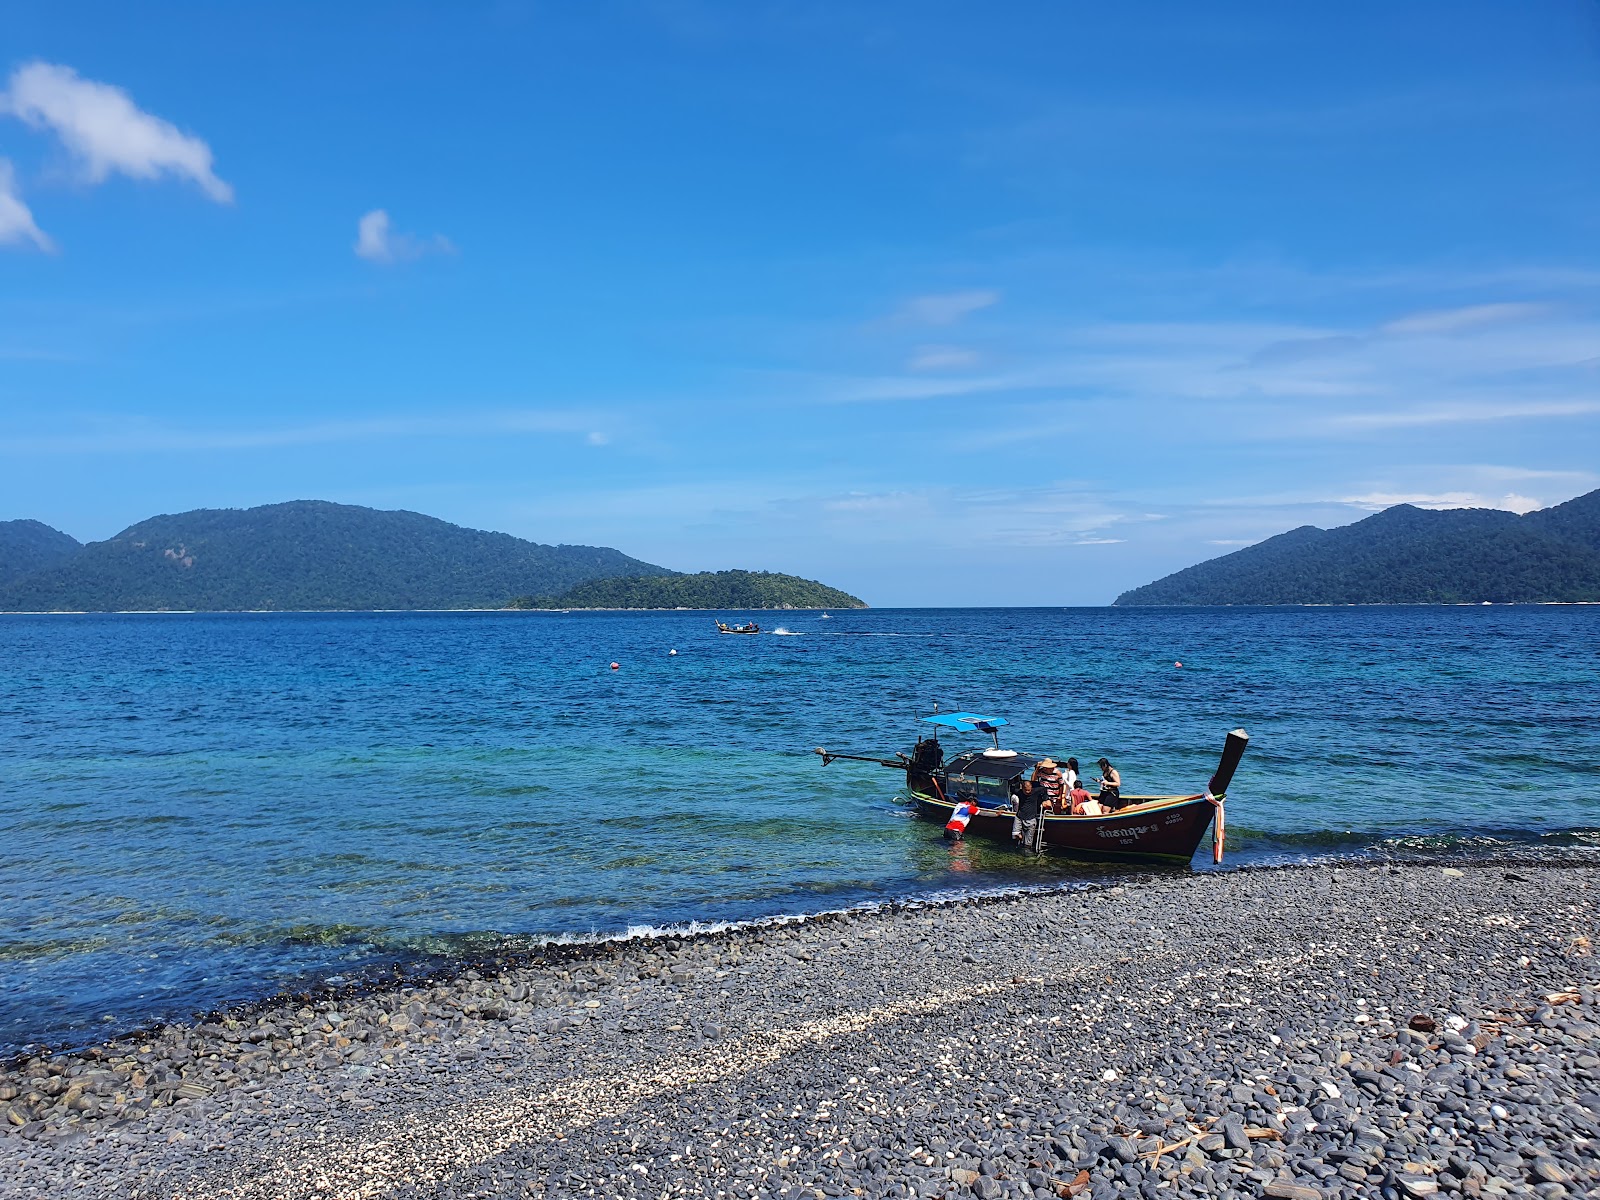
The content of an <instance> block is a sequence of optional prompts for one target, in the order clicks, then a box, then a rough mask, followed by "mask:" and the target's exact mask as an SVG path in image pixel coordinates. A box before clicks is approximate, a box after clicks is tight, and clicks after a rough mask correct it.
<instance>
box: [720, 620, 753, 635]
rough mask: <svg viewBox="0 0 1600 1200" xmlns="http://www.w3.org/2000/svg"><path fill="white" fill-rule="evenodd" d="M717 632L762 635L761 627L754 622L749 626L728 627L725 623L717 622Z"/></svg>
mask: <svg viewBox="0 0 1600 1200" xmlns="http://www.w3.org/2000/svg"><path fill="white" fill-rule="evenodd" d="M717 632H718V633H760V632H761V626H759V625H757V624H756V623H755V622H754V621H751V622H750V623H749V624H747V625H728V624H726V623H725V622H722V621H718V622H717Z"/></svg>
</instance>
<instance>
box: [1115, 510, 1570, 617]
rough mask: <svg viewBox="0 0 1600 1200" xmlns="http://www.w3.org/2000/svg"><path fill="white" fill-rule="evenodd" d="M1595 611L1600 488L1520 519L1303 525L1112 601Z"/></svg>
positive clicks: (1487, 514)
mask: <svg viewBox="0 0 1600 1200" xmlns="http://www.w3.org/2000/svg"><path fill="white" fill-rule="evenodd" d="M1485 601H1488V602H1490V603H1494V604H1538V603H1580V602H1600V490H1596V491H1593V492H1589V493H1588V494H1587V495H1583V496H1579V497H1577V498H1576V499H1574V500H1568V501H1567V502H1566V503H1565V504H1557V505H1555V506H1554V507H1552V508H1545V509H1540V510H1539V511H1537V512H1531V513H1528V514H1526V515H1524V516H1517V515H1516V514H1515V513H1509V512H1502V511H1500V510H1499V509H1489V508H1454V509H1440V510H1428V509H1420V508H1416V507H1415V506H1413V505H1410V504H1397V505H1395V506H1394V507H1392V508H1386V509H1384V510H1383V511H1382V512H1380V513H1374V514H1373V515H1372V516H1370V517H1367V518H1365V519H1364V520H1360V521H1356V522H1355V523H1354V524H1351V525H1342V526H1339V527H1337V528H1334V529H1318V528H1316V527H1315V526H1311V525H1303V526H1301V527H1300V528H1299V529H1292V530H1290V531H1289V532H1288V533H1281V534H1279V535H1278V536H1276V537H1271V538H1268V539H1267V540H1266V541H1264V542H1260V543H1258V544H1256V545H1254V546H1249V547H1247V548H1245V549H1243V550H1237V551H1235V552H1234V553H1232V554H1224V555H1223V556H1222V557H1220V558H1213V559H1211V560H1210V561H1208V562H1203V563H1200V564H1198V565H1196V566H1193V567H1186V568H1185V569H1184V570H1182V571H1178V572H1176V573H1174V574H1172V575H1168V576H1167V577H1166V578H1164V579H1158V580H1156V581H1155V582H1154V583H1147V584H1145V585H1144V586H1143V587H1138V588H1134V589H1133V590H1132V591H1129V592H1124V593H1123V594H1122V595H1120V596H1118V597H1117V599H1116V603H1117V604H1118V605H1121V606H1124V607H1132V606H1136V605H1161V604H1480V603H1483V602H1485Z"/></svg>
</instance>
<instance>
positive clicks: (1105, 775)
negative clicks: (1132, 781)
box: [1097, 758, 1122, 812]
mask: <svg viewBox="0 0 1600 1200" xmlns="http://www.w3.org/2000/svg"><path fill="white" fill-rule="evenodd" d="M1099 766H1100V795H1099V796H1098V797H1097V799H1098V800H1099V801H1100V807H1101V808H1104V809H1109V810H1110V811H1112V812H1115V811H1116V810H1117V809H1119V808H1121V807H1122V773H1121V772H1120V771H1118V770H1117V769H1116V768H1115V767H1113V766H1112V765H1111V761H1110V760H1109V759H1105V758H1102V759H1101V760H1100V763H1099Z"/></svg>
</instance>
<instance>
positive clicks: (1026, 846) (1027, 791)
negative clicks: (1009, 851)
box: [1011, 779, 1045, 852]
mask: <svg viewBox="0 0 1600 1200" xmlns="http://www.w3.org/2000/svg"><path fill="white" fill-rule="evenodd" d="M1011 803H1012V804H1013V805H1014V806H1015V807H1016V810H1017V815H1016V816H1014V817H1012V818H1011V840H1012V841H1014V842H1016V843H1017V845H1018V846H1020V847H1021V848H1022V849H1023V850H1025V851H1029V852H1031V851H1032V850H1033V849H1034V847H1035V846H1037V845H1038V844H1039V821H1040V820H1041V819H1042V817H1043V813H1044V803H1045V790H1044V788H1042V787H1041V786H1039V784H1037V783H1029V782H1028V781H1027V780H1026V779H1018V780H1016V781H1015V782H1014V783H1012V785H1011Z"/></svg>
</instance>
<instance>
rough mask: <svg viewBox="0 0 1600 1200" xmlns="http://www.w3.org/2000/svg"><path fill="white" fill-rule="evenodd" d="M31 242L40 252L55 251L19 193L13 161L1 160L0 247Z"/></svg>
mask: <svg viewBox="0 0 1600 1200" xmlns="http://www.w3.org/2000/svg"><path fill="white" fill-rule="evenodd" d="M24 242H31V243H32V244H33V245H34V247H35V248H37V249H39V250H54V249H55V248H56V247H55V243H54V242H52V241H51V240H50V238H49V237H48V236H47V235H46V234H45V232H44V230H42V229H40V228H39V226H38V225H36V224H34V220H33V213H31V212H29V211H28V206H27V205H26V204H24V203H23V202H22V197H21V195H19V194H18V192H17V177H16V172H14V171H13V170H12V169H11V160H10V159H5V158H0V246H10V245H17V244H21V243H24Z"/></svg>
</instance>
